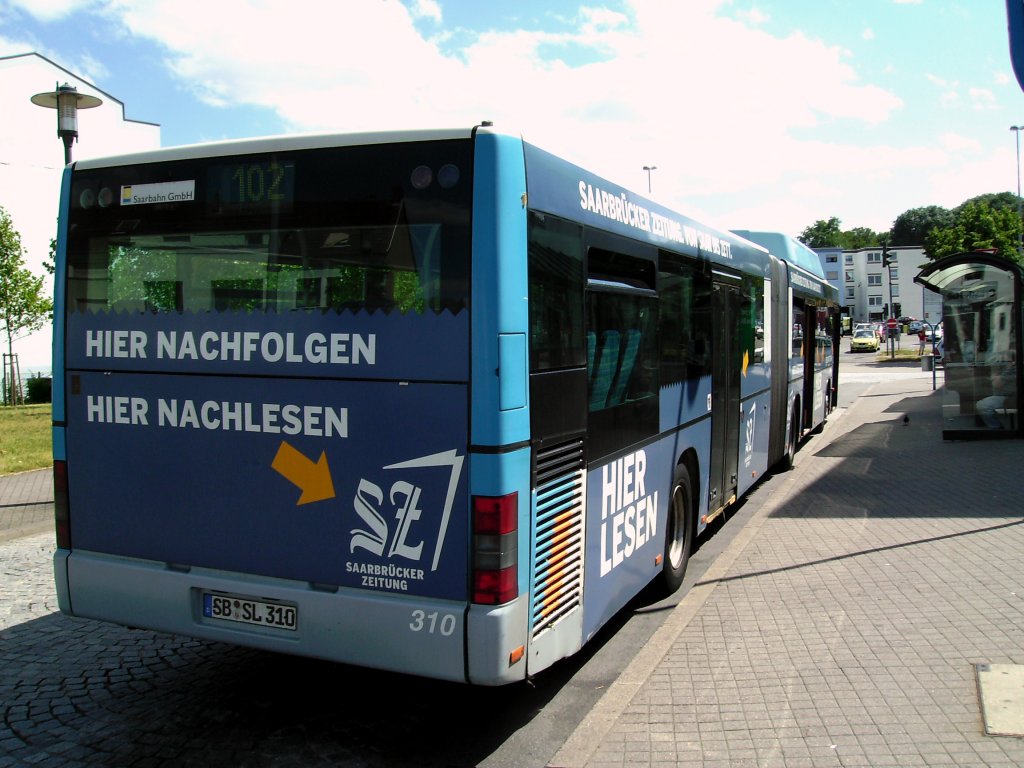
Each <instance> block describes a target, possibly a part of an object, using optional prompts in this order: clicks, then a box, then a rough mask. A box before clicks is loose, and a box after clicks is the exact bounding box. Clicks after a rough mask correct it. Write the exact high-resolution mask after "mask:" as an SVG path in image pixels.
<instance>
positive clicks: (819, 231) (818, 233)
mask: <svg viewBox="0 0 1024 768" xmlns="http://www.w3.org/2000/svg"><path fill="white" fill-rule="evenodd" d="M841 223H842V222H840V221H839V219H838V218H837V217H836V216H833V217H832V218H830V219H829V220H828V221H826V220H825V219H818V220H817V221H816V222H814V223H813V224H812V225H811V226H809V227H807V228H806V229H804V231H803V232H801V233H800V237H798V238H797V239H798V240H799V241H800V242H801V243H803V244H804V245H806V246H807V247H808V248H830V247H840V248H841V247H842V246H843V242H842V237H843V232H842V230H841V229H840V225H841Z"/></svg>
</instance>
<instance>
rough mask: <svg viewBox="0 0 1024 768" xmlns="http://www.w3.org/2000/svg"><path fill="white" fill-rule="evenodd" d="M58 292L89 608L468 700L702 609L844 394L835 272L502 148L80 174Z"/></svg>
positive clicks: (517, 143)
mask: <svg viewBox="0 0 1024 768" xmlns="http://www.w3.org/2000/svg"><path fill="white" fill-rule="evenodd" d="M759 243H760V244H759ZM812 262H813V263H812ZM56 281H57V288H56V292H55V304H56V316H55V335H54V338H55V341H54V345H55V360H54V376H55V382H56V385H55V387H54V429H53V435H54V474H55V483H56V499H57V502H56V527H57V546H58V548H57V552H56V555H55V576H56V584H57V591H58V597H59V605H60V608H61V610H62V611H64V612H65V613H68V614H72V615H76V616H83V617H91V618H95V619H101V620H106V621H111V622H117V623H120V624H124V625H128V626H133V627H140V628H149V629H154V630H158V631H164V632H172V633H179V634H183V635H188V636H193V637H198V638H207V639H211V640H218V641H223V642H228V643H234V644H238V645H243V646H250V647H255V648H261V649H266V650H271V651H278V652H284V653H293V654H301V655H307V656H312V657H318V658H323V659H330V660H335V661H338V662H344V663H349V664H355V665H363V666H368V667H374V668H380V669H387V670H394V671H399V672H403V673H409V674H416V675H423V676H428V677H433V678H438V679H444V680H453V681H461V682H467V683H472V684H480V685H500V684H505V683H510V682H514V681H518V680H523V679H525V678H527V677H528V676H530V675H532V674H535V673H537V672H539V671H540V670H543V669H545V668H546V667H548V666H550V665H551V664H553V663H554V662H556V661H557V660H559V659H562V658H564V657H567V656H569V655H571V654H573V653H574V652H576V651H577V650H579V649H580V648H581V647H582V646H583V645H584V644H585V643H586V642H587V641H588V639H590V638H591V637H593V636H594V634H595V633H596V632H597V631H598V630H599V629H600V628H601V626H602V625H604V624H605V622H607V621H608V619H609V618H611V617H612V616H613V615H614V614H615V613H616V612H617V611H619V610H620V609H622V607H623V606H624V605H625V604H626V603H627V601H629V600H630V598H632V597H633V596H634V595H636V594H637V593H638V591H640V590H641V589H643V588H644V587H645V586H647V585H648V584H650V583H651V582H652V581H654V580H660V583H661V584H662V586H663V587H664V588H665V589H667V590H672V589H676V588H678V586H679V585H680V583H681V582H682V578H683V574H684V572H685V569H686V564H687V558H688V556H689V553H690V550H691V548H692V546H693V541H694V537H696V536H699V535H700V534H701V533H702V532H703V531H704V529H705V528H706V526H707V523H708V521H709V520H711V519H712V518H713V517H715V516H716V515H718V514H719V513H721V512H722V510H724V509H725V508H726V507H727V506H728V505H729V504H730V503H732V502H734V501H735V500H736V499H738V498H740V497H741V496H742V495H743V494H744V493H745V492H746V491H747V490H748V489H750V488H751V486H752V485H754V483H756V482H757V481H758V480H759V479H760V478H762V477H763V476H764V475H765V474H766V473H767V472H768V470H769V468H771V467H775V466H777V465H782V466H785V465H786V464H787V463H789V462H791V461H792V458H793V454H794V453H795V451H796V450H797V446H798V443H799V440H800V439H801V437H802V436H803V435H804V434H805V433H806V432H807V431H809V430H812V429H815V428H817V427H820V425H821V424H822V422H823V421H824V419H825V416H826V414H827V412H828V409H829V407H830V406H831V404H832V403H833V402H834V397H835V391H836V389H835V384H836V376H835V367H834V365H835V361H836V360H837V357H836V355H835V349H836V344H837V342H838V335H837V328H838V326H837V321H836V319H837V317H838V303H837V297H836V296H835V295H834V291H833V290H832V289H830V288H829V287H828V284H827V283H826V281H825V280H824V278H823V276H822V275H821V270H820V266H817V262H816V260H814V259H813V254H811V255H810V259H809V258H808V254H807V253H805V252H803V251H801V250H800V247H799V246H798V244H795V243H794V242H793V241H792V240H790V239H789V238H784V237H781V236H777V235H773V234H772V233H753V232H751V233H746V235H745V236H742V237H741V236H739V235H736V234H734V233H730V232H724V231H719V230H715V229H713V228H711V227H708V226H705V225H703V224H700V223H699V222H696V221H693V220H692V219H689V218H687V217H685V216H683V215H681V214H679V213H676V212H674V211H671V210H668V209H666V208H664V207H662V206H659V205H657V204H655V203H653V202H652V201H650V200H647V199H645V198H643V197H641V196H638V195H636V194H634V193H633V192H631V191H629V190H626V189H623V188H621V187H619V186H616V185H615V184H612V183H610V182H608V181H606V180H604V179H602V178H600V177H598V176H596V175H594V174H592V173H590V172H588V171H585V170H583V169H582V168H579V167H577V166H575V165H572V164H570V163H568V162H565V161H564V160H561V159H559V158H557V157H555V156H554V155H552V154H549V153H547V152H545V151H543V150H541V149H539V148H537V147H535V146H533V145H531V144H529V143H526V142H524V141H523V139H522V138H521V137H518V136H513V135H508V134H506V133H502V132H500V131H498V130H496V129H495V128H493V127H492V126H490V125H488V124H483V125H479V126H476V127H472V128H466V129H463V130H447V131H415V132H394V133H374V134H358V135H334V136H304V137H287V138H270V139H259V140H247V141H238V142H224V143H215V144H206V145H197V146H189V147H178V148H169V149H164V150H158V151H154V152H148V153H142V154H136V155H128V156H123V157H116V158H108V159H100V160H83V161H79V162H76V163H74V164H73V165H71V166H69V167H68V168H67V169H66V171H65V174H64V181H63V186H62V199H61V215H60V222H59V236H58V246H57V273H56Z"/></svg>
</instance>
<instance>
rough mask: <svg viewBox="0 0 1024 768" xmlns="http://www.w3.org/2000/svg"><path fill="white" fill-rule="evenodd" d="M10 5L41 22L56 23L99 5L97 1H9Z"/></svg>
mask: <svg viewBox="0 0 1024 768" xmlns="http://www.w3.org/2000/svg"><path fill="white" fill-rule="evenodd" d="M8 2H9V4H10V5H11V6H13V7H15V8H18V9H20V10H22V11H24V12H25V13H28V14H29V15H31V16H34V17H35V18H37V19H39V20H40V21H56V20H58V19H63V18H65V17H67V16H70V15H71V14H72V13H74V12H75V11H78V10H81V9H83V8H88V7H89V6H93V5H96V4H97V0H8Z"/></svg>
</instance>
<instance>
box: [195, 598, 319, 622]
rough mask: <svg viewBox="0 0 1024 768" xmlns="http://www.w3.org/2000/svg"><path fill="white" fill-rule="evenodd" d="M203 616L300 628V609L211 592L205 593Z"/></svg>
mask: <svg viewBox="0 0 1024 768" xmlns="http://www.w3.org/2000/svg"><path fill="white" fill-rule="evenodd" d="M203 616H205V617H207V618H209V619H221V620H222V621H235V622H238V623H240V624H255V625H258V626H261V627H274V628H276V629H290V630H293V631H294V630H296V629H298V627H299V609H298V608H296V607H295V606H294V605H286V604H284V603H270V602H267V601H265V600H254V599H253V598H249V597H236V596H233V595H216V594H213V593H211V592H204V593H203Z"/></svg>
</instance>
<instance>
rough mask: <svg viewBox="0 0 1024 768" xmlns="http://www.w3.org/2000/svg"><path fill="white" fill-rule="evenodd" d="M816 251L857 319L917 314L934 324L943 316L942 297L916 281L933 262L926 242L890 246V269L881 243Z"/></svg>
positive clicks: (822, 264)
mask: <svg viewBox="0 0 1024 768" xmlns="http://www.w3.org/2000/svg"><path fill="white" fill-rule="evenodd" d="M815 251H816V253H817V254H818V257H819V258H820V259H821V267H822V269H823V270H824V271H825V278H826V279H827V280H828V281H829V282H830V283H831V284H832V285H833V286H834V287H835V288H836V289H837V290H838V291H839V302H840V304H842V305H843V306H844V307H846V308H847V311H848V312H849V315H850V318H851V319H852V321H853V322H854V323H867V322H881V321H882V320H885V319H887V318H889V317H890V316H898V317H914V318H917V319H918V320H926V321H927V322H929V323H932V324H935V323H938V322H940V321H941V320H942V298H941V297H940V296H939V294H937V293H935V292H933V291H929V290H928V289H926V288H925V287H924V286H922V285H920V284H918V283H915V282H914V278H915V277H916V276H917V275H918V273H919V272H920V271H921V269H922V268H923V267H924V266H925V265H926V264H928V257H927V256H925V254H924V249H923V248H921V247H919V246H893V247H890V248H889V250H888V256H889V259H890V261H891V263H890V265H889V267H888V269H886V268H885V266H884V265H883V263H882V249H881V247H879V246H874V247H872V248H858V249H856V250H846V251H844V250H843V249H841V248H816V249H815ZM896 305H898V307H899V309H898V312H897V310H896Z"/></svg>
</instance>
